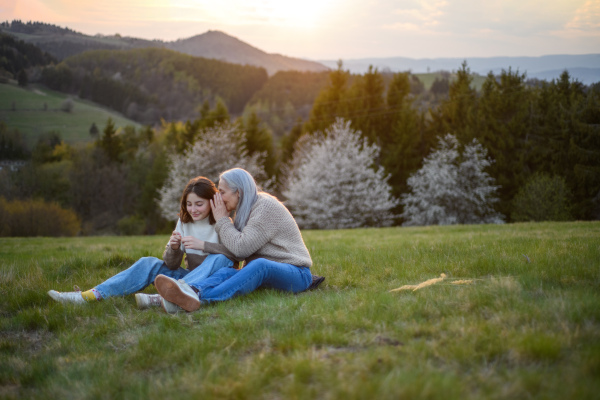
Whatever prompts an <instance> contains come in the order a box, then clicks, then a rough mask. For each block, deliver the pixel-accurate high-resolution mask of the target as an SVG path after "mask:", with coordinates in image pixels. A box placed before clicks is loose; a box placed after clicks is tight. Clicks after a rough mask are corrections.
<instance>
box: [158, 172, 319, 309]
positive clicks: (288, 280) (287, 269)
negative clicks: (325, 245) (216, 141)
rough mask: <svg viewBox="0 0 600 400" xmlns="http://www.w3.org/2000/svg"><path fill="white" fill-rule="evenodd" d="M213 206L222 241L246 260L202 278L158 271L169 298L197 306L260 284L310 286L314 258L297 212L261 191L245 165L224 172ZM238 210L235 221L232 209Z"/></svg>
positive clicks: (298, 289) (291, 287) (281, 287)
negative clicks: (241, 263)
mask: <svg viewBox="0 0 600 400" xmlns="http://www.w3.org/2000/svg"><path fill="white" fill-rule="evenodd" d="M211 207H212V212H213V215H214V217H215V219H216V220H217V223H216V224H215V229H216V231H217V233H218V234H219V239H220V242H221V244H222V245H224V246H225V247H226V248H227V249H228V250H229V251H231V252H232V253H233V254H234V255H235V256H236V257H237V258H240V259H242V258H243V259H245V260H246V264H245V266H244V268H242V269H240V270H237V269H234V268H224V269H221V270H219V271H217V272H216V273H215V274H213V275H212V276H211V277H209V278H207V279H203V280H194V278H193V274H191V275H188V276H187V277H186V278H184V280H179V281H177V280H175V279H173V278H170V277H168V276H165V275H159V276H157V277H156V280H155V282H154V284H155V286H156V289H157V290H158V292H159V293H160V294H161V295H162V296H163V298H164V299H165V300H168V301H170V302H173V303H175V304H177V305H179V306H180V307H181V308H183V309H184V310H186V311H195V310H197V309H198V308H200V306H201V305H202V304H203V303H204V304H205V303H211V302H216V301H224V300H228V299H230V298H232V297H235V296H240V295H244V294H247V293H250V292H252V291H254V290H256V289H258V288H273V289H278V290H283V291H289V292H292V293H298V292H302V291H304V290H306V289H307V288H308V287H309V286H310V284H311V283H312V275H311V272H310V267H311V265H312V260H311V258H310V254H309V252H308V249H307V248H306V245H305V244H304V241H303V240H302V235H301V234H300V229H299V228H298V225H297V224H296V221H295V220H294V217H293V216H292V214H290V212H289V211H288V209H287V208H286V207H285V206H284V205H283V204H282V203H281V202H280V201H279V200H277V199H276V198H275V197H273V196H271V195H269V194H267V193H265V192H259V191H258V189H257V187H256V183H255V181H254V178H253V177H252V175H250V173H248V172H247V171H246V170H243V169H241V168H233V169H230V170H227V171H225V172H223V173H222V174H221V175H220V177H219V193H217V194H216V195H215V196H214V199H213V200H211ZM234 211H235V214H234V220H233V221H232V220H231V219H230V218H229V215H230V213H231V212H234ZM202 245H203V247H204V249H203V250H205V251H206V252H208V253H212V252H213V251H216V250H215V249H212V248H211V246H212V245H213V244H212V243H208V242H206V243H203V244H202Z"/></svg>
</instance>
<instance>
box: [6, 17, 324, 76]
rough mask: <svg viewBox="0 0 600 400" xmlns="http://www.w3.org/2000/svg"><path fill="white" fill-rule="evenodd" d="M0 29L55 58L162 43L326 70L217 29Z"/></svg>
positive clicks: (284, 67) (37, 25) (32, 25)
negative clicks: (158, 35)
mask: <svg viewBox="0 0 600 400" xmlns="http://www.w3.org/2000/svg"><path fill="white" fill-rule="evenodd" d="M0 32H4V33H8V34H10V35H13V36H15V37H17V38H18V39H20V40H23V41H24V42H26V43H32V44H35V45H36V46H38V47H39V48H40V49H41V50H43V51H46V52H48V53H49V54H51V55H53V56H54V57H56V58H58V59H59V60H62V59H65V58H67V57H70V56H73V55H75V54H79V53H82V52H84V51H88V50H127V49H136V48H147V47H163V48H167V49H171V50H175V51H179V52H181V53H185V54H189V55H192V56H196V57H204V58H212V59H217V60H220V61H226V62H230V63H233V64H248V65H253V66H257V67H263V68H265V69H266V70H267V73H268V74H269V75H273V74H275V73H276V72H277V71H290V70H295V71H312V72H320V71H327V70H328V68H327V67H326V66H324V65H322V64H319V63H318V62H315V61H307V60H302V59H299V58H293V57H287V56H283V55H281V54H269V53H266V52H264V51H262V50H259V49H257V48H256V47H253V46H251V45H249V44H247V43H245V42H242V41H241V40H239V39H237V38H235V37H233V36H230V35H227V34H226V33H223V32H219V31H208V32H206V33H203V34H201V35H197V36H193V37H191V38H188V39H180V40H176V41H173V42H164V41H160V40H145V39H138V38H132V37H121V36H120V35H114V36H103V35H95V36H89V35H84V34H82V33H79V32H75V31H73V30H71V29H68V28H61V27H58V26H55V25H51V24H45V23H42V22H27V23H23V22H21V21H13V22H3V23H1V24H0Z"/></svg>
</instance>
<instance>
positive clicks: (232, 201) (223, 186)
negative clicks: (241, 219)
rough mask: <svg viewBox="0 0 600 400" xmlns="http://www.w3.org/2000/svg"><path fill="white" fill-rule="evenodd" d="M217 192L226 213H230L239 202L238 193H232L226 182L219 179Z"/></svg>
mask: <svg viewBox="0 0 600 400" xmlns="http://www.w3.org/2000/svg"><path fill="white" fill-rule="evenodd" d="M219 192H220V193H221V198H222V199H223V203H225V208H226V209H227V211H228V212H232V211H233V210H235V209H236V208H237V205H238V202H239V201H240V193H239V192H233V191H232V190H231V189H230V188H229V185H227V182H225V181H224V180H222V179H221V181H220V182H219Z"/></svg>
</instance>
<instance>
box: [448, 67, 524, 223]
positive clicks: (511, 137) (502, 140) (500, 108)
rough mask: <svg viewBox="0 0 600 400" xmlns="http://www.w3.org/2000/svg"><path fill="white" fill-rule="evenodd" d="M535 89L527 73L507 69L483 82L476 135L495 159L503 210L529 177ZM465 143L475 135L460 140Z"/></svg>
mask: <svg viewBox="0 0 600 400" xmlns="http://www.w3.org/2000/svg"><path fill="white" fill-rule="evenodd" d="M530 108H531V92H530V90H528V89H527V87H526V86H525V75H524V74H519V73H518V71H516V72H513V71H512V70H511V69H510V68H509V69H508V71H505V70H503V71H502V72H501V73H500V75H499V76H494V75H493V74H492V73H490V74H489V75H488V77H487V79H486V81H485V82H484V84H483V87H482V93H481V98H480V99H479V105H478V108H477V131H476V134H475V135H473V136H474V137H476V138H477V140H478V141H479V143H481V144H482V145H483V146H484V147H485V148H486V149H488V152H489V155H490V157H491V158H493V159H494V161H495V162H494V164H493V165H491V166H490V174H491V175H492V176H493V177H494V178H495V180H496V182H497V183H498V185H500V187H501V189H500V190H499V193H498V194H499V197H500V200H501V202H500V204H499V210H500V212H502V213H503V214H505V215H508V214H509V213H510V201H511V199H512V198H513V197H514V196H515V195H516V193H517V191H518V190H519V187H521V186H522V185H523V183H524V182H525V181H526V180H527V178H528V177H529V175H530V174H531V171H532V169H533V166H532V165H531V164H530V154H531V141H529V140H528V136H529V133H530V132H531V121H530V120H531V112H530ZM459 140H462V141H463V142H467V141H468V140H471V137H468V138H463V139H460V138H459Z"/></svg>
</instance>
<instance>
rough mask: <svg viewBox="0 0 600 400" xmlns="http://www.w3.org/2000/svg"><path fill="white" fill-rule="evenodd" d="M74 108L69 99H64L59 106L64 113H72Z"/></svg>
mask: <svg viewBox="0 0 600 400" xmlns="http://www.w3.org/2000/svg"><path fill="white" fill-rule="evenodd" d="M74 107H75V105H74V104H73V100H72V99H71V98H70V97H69V98H67V99H65V100H64V101H63V102H62V103H61V104H60V109H61V110H62V111H64V112H67V113H70V112H71V111H73V108H74Z"/></svg>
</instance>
